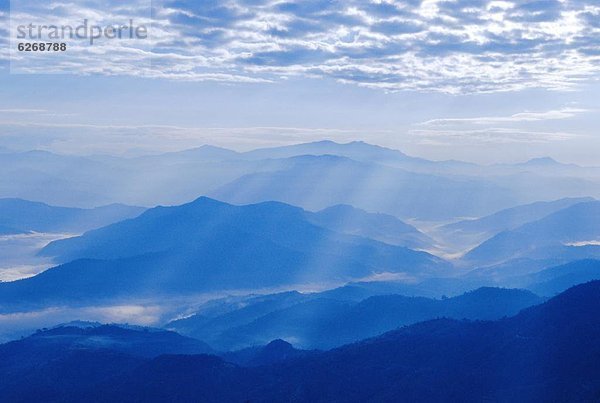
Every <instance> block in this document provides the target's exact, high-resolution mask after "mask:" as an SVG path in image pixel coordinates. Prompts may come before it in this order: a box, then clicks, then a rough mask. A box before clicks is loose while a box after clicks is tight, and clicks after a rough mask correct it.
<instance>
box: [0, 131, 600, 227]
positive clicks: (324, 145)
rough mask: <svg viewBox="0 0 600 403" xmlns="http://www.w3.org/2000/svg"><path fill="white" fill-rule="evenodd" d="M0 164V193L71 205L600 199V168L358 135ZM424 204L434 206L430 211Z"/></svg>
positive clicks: (14, 156) (489, 206)
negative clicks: (421, 147) (434, 150)
mask: <svg viewBox="0 0 600 403" xmlns="http://www.w3.org/2000/svg"><path fill="white" fill-rule="evenodd" d="M335 158H337V159H338V160H347V161H353V162H354V165H352V164H349V163H346V164H341V163H339V162H338V163H336V162H335ZM300 161H309V163H310V161H312V163H313V164H315V167H314V168H313V169H312V170H310V172H308V173H307V174H306V175H301V173H298V172H294V171H296V170H298V169H303V168H302V167H299V164H300ZM317 161H321V162H320V163H317ZM323 161H325V162H323ZM326 161H328V162H326ZM0 164H1V165H2V166H3V167H6V169H5V170H3V171H2V172H0V197H18V198H22V199H27V200H38V201H41V202H44V203H48V204H51V205H64V206H77V207H90V206H98V205H106V204H110V203H116V202H118V203H125V204H130V205H143V206H155V205H158V204H164V205H177V204H182V203H185V202H188V201H190V200H193V199H195V198H197V197H198V196H199V195H209V196H211V197H216V198H220V197H219V195H220V194H221V192H222V194H223V196H227V197H228V199H227V200H226V201H234V200H235V198H237V202H239V203H248V202H257V201H268V200H280V201H284V202H288V203H291V204H296V205H300V206H302V207H306V208H309V209H310V210H322V209H324V208H327V207H331V206H333V205H336V204H349V205H352V206H355V207H359V208H362V209H364V210H366V211H372V212H381V213H386V214H391V215H395V216H398V217H401V218H412V217H421V218H423V217H424V218H428V219H434V220H438V219H443V220H449V219H456V218H458V217H480V216H483V215H487V214H491V213H493V212H495V211H498V210H501V209H504V208H508V207H511V206H515V205H518V204H524V203H531V202H535V201H538V200H553V199H558V198H564V197H582V196H592V197H600V186H599V183H600V169H599V168H586V167H577V166H571V165H564V164H563V165H561V164H554V165H548V164H542V165H539V164H529V165H523V164H504V165H490V166H481V165H475V164H470V163H464V162H460V161H429V160H426V159H422V158H416V157H411V156H408V155H406V154H404V153H402V152H400V151H397V150H392V149H389V148H385V147H380V146H376V145H372V144H367V143H363V142H353V143H348V144H339V143H334V142H330V141H325V142H316V143H308V144H300V145H293V146H285V147H280V148H271V149H261V150H255V151H252V152H247V153H237V152H235V151H231V150H227V149H222V148H219V147H213V146H203V147H198V148H195V149H191V150H184V151H178V152H171V153H165V154H158V155H146V156H141V157H135V158H129V157H115V156H106V155H94V156H85V157H82V156H70V155H59V154H53V153H50V152H46V151H28V152H12V151H7V152H3V153H0ZM350 165H352V169H350V170H349V171H348V172H347V174H346V175H344V171H345V170H346V169H347V168H348V166H350ZM150 177H151V178H152V183H149V182H148V180H147V178H150ZM14 178H19V180H18V181H16V180H14ZM315 178H317V179H318V180H317V181H314V179H315ZM396 178H397V179H398V183H396V184H394V181H395V180H396ZM288 179H289V180H291V183H286V182H285V181H286V180H288ZM340 180H341V182H339V181H340ZM235 181H240V183H242V184H244V186H243V187H241V188H239V189H238V190H239V191H243V193H244V194H237V195H236V194H234V191H235V190H236V189H235V188H234V185H233V184H232V183H234V182H235ZM248 181H251V182H252V183H251V184H252V185H256V186H258V188H253V187H251V186H249V185H250V184H249V183H248ZM261 181H271V182H272V184H271V187H270V188H267V189H261V188H260V186H261ZM280 181H283V183H280ZM313 182H314V183H313ZM337 182H339V183H337ZM236 183H237V182H236ZM229 184H232V185H229ZM332 184H335V185H332ZM366 184H369V185H368V186H366ZM275 185H277V186H276V187H273V186H275ZM311 185H314V186H312V187H311ZM285 186H287V187H292V189H285ZM294 188H295V189H296V190H297V193H294V191H293V189H294ZM269 189H271V191H272V193H269V192H267V190H269ZM166 190H168V191H166ZM486 194H487V195H489V197H488V196H486ZM234 196H235V197H234ZM273 196H279V197H278V198H276V197H273ZM469 196H470V199H471V200H469ZM387 199H389V201H388V202H386V201H385V200H387ZM441 200H447V203H446V204H445V205H444V204H443V203H442V202H441ZM300 202H302V203H300ZM421 204H424V207H423V208H419V206H420V205H421ZM394 205H397V206H398V207H394ZM428 206H432V207H434V208H435V209H431V210H430V211H429V212H428V211H427V207H428ZM432 211H438V212H437V213H436V214H433V213H432Z"/></svg>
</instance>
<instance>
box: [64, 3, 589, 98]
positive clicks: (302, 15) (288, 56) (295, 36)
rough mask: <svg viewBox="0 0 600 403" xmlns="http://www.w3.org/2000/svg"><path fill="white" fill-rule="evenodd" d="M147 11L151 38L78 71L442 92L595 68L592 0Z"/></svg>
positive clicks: (550, 84) (578, 75) (554, 80)
mask: <svg viewBox="0 0 600 403" xmlns="http://www.w3.org/2000/svg"><path fill="white" fill-rule="evenodd" d="M53 4H54V5H56V3H53ZM65 9H66V8H63V10H65ZM131 10H136V8H135V7H131V9H130V11H131ZM73 12H77V13H79V14H85V13H84V12H82V10H81V9H80V10H77V11H73ZM153 20H154V24H153V28H152V41H153V43H152V49H151V50H149V51H136V50H135V49H129V50H128V49H127V45H122V44H117V43H110V44H109V45H107V47H106V48H105V49H104V50H103V51H105V52H110V54H111V55H113V56H114V57H113V58H111V61H108V60H107V61H106V62H104V63H103V65H100V66H98V65H90V64H89V63H87V64H86V61H85V59H81V60H75V62H76V63H77V65H78V66H79V71H81V72H82V73H101V74H129V75H140V76H147V77H163V78H167V79H176V80H198V81H202V80H210V81H226V82H278V81H279V80H282V79H284V78H289V77H293V76H295V77H326V78H331V79H334V80H337V81H339V82H342V83H349V84H355V85H359V86H364V87H370V88H379V89H382V90H386V91H398V90H423V91H442V92H447V93H473V92H497V91H511V90H521V89H525V88H532V87H542V88H549V89H557V90H566V89H572V88H575V87H576V86H577V85H578V83H580V82H581V81H582V80H587V79H590V78H595V77H596V76H597V75H598V72H599V71H600V39H599V38H600V23H599V22H598V21H600V5H599V4H598V3H597V1H595V0H535V1H532V0H519V1H517V0H502V1H498V0H494V1H489V0H370V1H367V0H362V1H358V0H343V1H342V0H302V1H300V0H294V1H286V0H220V1H217V0H203V1H192V0H174V1H166V0H162V2H161V3H160V4H159V3H157V2H154V11H153ZM98 51H100V50H98ZM72 57H73V58H74V59H77V55H76V54H73V56H72ZM148 58H150V59H151V60H152V63H151V67H140V66H144V65H145V64H144V63H141V62H143V61H147V59H148ZM107 59H108V58H107ZM68 65H69V66H72V64H68Z"/></svg>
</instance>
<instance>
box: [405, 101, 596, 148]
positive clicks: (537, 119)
mask: <svg viewBox="0 0 600 403" xmlns="http://www.w3.org/2000/svg"><path fill="white" fill-rule="evenodd" d="M587 112H590V110H588V109H583V108H574V107H564V108H560V109H553V110H548V111H537V112H531V111H526V112H519V113H515V114H512V115H508V116H476V117H458V118H438V119H431V120H427V121H425V122H421V123H416V124H415V125H414V127H415V128H414V129H412V130H410V131H409V134H411V135H413V136H416V137H418V138H420V139H421V141H426V142H429V143H431V144H434V143H435V144H438V145H439V144H447V143H446V141H463V142H469V143H474V142H477V143H497V144H500V143H503V144H506V143H549V142H554V141H564V140H571V139H574V138H576V137H579V136H580V135H578V134H575V133H570V132H564V131H558V130H548V128H547V127H546V128H545V129H542V130H540V129H539V127H537V130H535V128H536V127H533V126H536V125H540V124H544V123H545V122H549V121H555V120H565V119H571V118H575V117H577V116H578V115H580V114H583V113H587ZM532 125H533V126H532Z"/></svg>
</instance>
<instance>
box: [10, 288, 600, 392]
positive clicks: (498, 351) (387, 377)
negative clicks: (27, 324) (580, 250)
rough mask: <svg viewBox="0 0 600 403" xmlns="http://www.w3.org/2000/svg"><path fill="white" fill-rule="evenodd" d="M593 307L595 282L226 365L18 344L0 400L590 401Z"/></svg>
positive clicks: (249, 355) (276, 346)
mask: <svg viewBox="0 0 600 403" xmlns="http://www.w3.org/2000/svg"><path fill="white" fill-rule="evenodd" d="M599 306H600V282H592V283H588V284H583V285H580V286H577V287H575V288H572V289H570V290H568V291H567V292H565V293H563V294H561V295H559V296H557V297H555V298H553V299H551V300H549V301H548V302H546V303H544V304H541V305H538V306H534V307H531V308H528V309H526V310H524V311H522V312H521V313H519V314H518V315H516V316H514V317H512V318H507V319H501V320H498V321H494V322H489V321H488V322H486V321H475V322H471V321H464V320H452V319H437V320H432V321H429V322H423V323H419V324H415V325H412V326H409V327H405V328H402V329H398V330H395V331H392V332H389V333H386V334H383V335H381V336H379V337H376V338H372V339H368V340H364V341H362V342H357V343H354V344H351V345H347V346H344V347H341V348H338V349H334V350H331V351H327V352H316V351H310V352H306V351H305V352H303V351H299V350H295V349H293V348H292V347H291V346H289V345H288V344H286V343H284V342H282V341H275V342H274V343H272V344H271V345H269V346H267V347H265V348H259V349H253V350H250V351H246V352H238V353H235V354H228V355H225V356H224V358H219V357H217V356H210V355H182V354H178V355H161V356H158V357H155V358H148V357H143V356H140V355H136V354H132V353H125V352H122V351H118V350H116V351H115V350H113V349H112V348H111V346H110V344H109V347H108V348H107V349H105V350H103V351H102V352H101V354H99V353H98V350H96V349H78V350H73V349H68V348H67V349H64V350H63V353H62V354H57V355H56V356H55V357H54V359H50V360H48V359H46V358H45V357H44V356H43V355H41V356H38V355H34V356H31V355H30V356H29V359H19V357H20V356H22V357H23V358H25V357H26V354H27V353H28V349H27V348H23V346H27V345H30V344H31V342H32V341H31V340H30V339H25V340H23V341H21V342H14V343H11V344H10V345H5V346H2V347H1V348H2V351H5V352H6V351H8V352H9V353H10V354H11V359H10V360H6V361H3V362H2V363H1V364H0V373H2V374H3V376H1V377H0V393H2V396H4V397H7V398H9V399H10V400H14V401H30V400H36V399H39V398H40V396H46V397H52V398H53V399H54V400H59V401H89V402H121V401H122V402H126V401H196V400H199V399H201V400H202V401H206V402H220V401H253V402H272V401H287V400H290V398H293V400H294V401H298V402H305V401H306V402H308V401H310V402H328V401H333V400H335V401H345V402H363V401H377V402H398V401H488V400H491V401H549V400H557V399H558V400H561V401H595V400H597V397H598V395H599V394H600V367H599V366H598V365H597V362H598V359H599V358H600V315H599V314H598V313H599V312H598V307H599ZM56 332H57V333H58V334H61V333H64V332H65V331H64V330H58V331H56ZM34 337H42V338H45V339H46V340H48V337H46V334H45V333H41V334H40V335H38V336H34ZM78 337H79V336H78ZM136 337H139V336H136ZM59 349H60V348H57V350H59ZM228 361H233V362H236V363H237V364H234V363H232V362H228ZM4 374H8V375H10V374H13V376H4Z"/></svg>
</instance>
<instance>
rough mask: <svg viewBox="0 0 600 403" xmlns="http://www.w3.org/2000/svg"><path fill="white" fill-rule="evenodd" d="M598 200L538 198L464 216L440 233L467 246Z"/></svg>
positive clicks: (453, 242)
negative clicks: (467, 217) (529, 202)
mask: <svg viewBox="0 0 600 403" xmlns="http://www.w3.org/2000/svg"><path fill="white" fill-rule="evenodd" d="M590 201H594V199H592V198H590V197H587V198H565V199H560V200H555V201H549V202H543V201H542V202H536V203H531V204H526V205H522V206H516V207H511V208H509V209H504V210H501V211H498V212H496V213H494V214H491V215H487V216H484V217H481V218H475V219H470V220H460V221H458V222H455V223H451V224H447V225H444V226H441V227H439V228H437V229H436V231H435V232H436V234H437V235H438V236H440V237H441V238H442V239H443V240H444V241H445V242H447V243H450V244H452V245H454V246H455V247H457V248H462V249H463V250H464V249H466V248H468V247H469V246H470V245H471V246H476V245H478V244H480V243H481V242H483V241H485V240H487V239H489V238H491V237H493V236H494V235H497V234H499V233H500V232H503V231H510V230H514V229H516V228H518V227H520V226H522V225H524V224H527V223H529V222H533V221H537V220H540V219H542V218H544V217H546V216H548V215H550V214H552V213H555V212H557V211H559V210H562V209H565V208H567V207H570V206H572V205H575V204H578V203H583V202H590Z"/></svg>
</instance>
